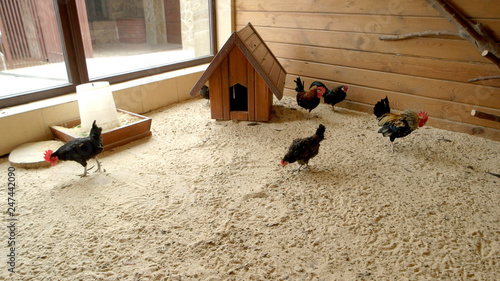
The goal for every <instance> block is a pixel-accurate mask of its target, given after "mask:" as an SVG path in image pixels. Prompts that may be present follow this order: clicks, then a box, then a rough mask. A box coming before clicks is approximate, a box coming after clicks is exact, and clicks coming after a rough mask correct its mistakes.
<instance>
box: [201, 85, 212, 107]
mask: <svg viewBox="0 0 500 281" xmlns="http://www.w3.org/2000/svg"><path fill="white" fill-rule="evenodd" d="M200 96H201V97H202V98H204V99H206V100H207V104H208V103H209V102H210V92H209V91H208V86H207V85H203V87H201V90H200Z"/></svg>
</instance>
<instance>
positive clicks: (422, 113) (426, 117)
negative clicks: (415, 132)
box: [418, 111, 429, 122]
mask: <svg viewBox="0 0 500 281" xmlns="http://www.w3.org/2000/svg"><path fill="white" fill-rule="evenodd" d="M418 117H420V118H421V119H423V120H424V121H425V122H427V120H428V119H429V116H427V112H425V111H420V112H419V113H418Z"/></svg>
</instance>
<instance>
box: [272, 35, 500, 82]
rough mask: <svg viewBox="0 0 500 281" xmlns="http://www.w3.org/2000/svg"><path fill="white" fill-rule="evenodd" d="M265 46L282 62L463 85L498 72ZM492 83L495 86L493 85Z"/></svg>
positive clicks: (482, 67) (348, 52)
mask: <svg viewBox="0 0 500 281" xmlns="http://www.w3.org/2000/svg"><path fill="white" fill-rule="evenodd" d="M268 46H269V48H271V50H272V52H273V53H274V54H275V55H276V56H277V57H279V58H282V59H295V60H303V61H307V62H317V63H322V64H332V65H340V66H349V67H356V68H361V69H368V70H377V71H382V72H390V73H399V74H407V75H414V76H419V77H428V78H435V79H443V80H449V81H456V82H467V80H469V79H471V78H475V77H480V76H483V77H484V76H493V75H497V73H498V72H499V71H498V68H497V67H496V66H495V65H494V64H492V63H486V64H479V63H476V64H472V63H466V62H455V61H446V60H436V59H431V58H419V57H409V56H398V55H393V54H380V53H369V52H362V51H355V50H344V49H333V48H325V47H311V46H304V45H291V44H281V43H269V44H268ZM496 82H497V83H498V84H494V83H496ZM487 83H489V84H490V85H493V86H495V85H496V86H500V79H497V80H496V81H495V80H490V81H489V82H487ZM492 83H493V84H492Z"/></svg>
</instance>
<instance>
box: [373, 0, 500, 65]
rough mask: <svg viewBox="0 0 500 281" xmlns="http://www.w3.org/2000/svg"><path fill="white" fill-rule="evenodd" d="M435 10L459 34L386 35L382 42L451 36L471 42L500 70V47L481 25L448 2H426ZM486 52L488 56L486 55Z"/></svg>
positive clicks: (450, 32)
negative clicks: (453, 26)
mask: <svg viewBox="0 0 500 281" xmlns="http://www.w3.org/2000/svg"><path fill="white" fill-rule="evenodd" d="M426 1H427V3H429V4H430V5H431V6H432V7H433V8H434V9H435V10H437V11H438V12H439V13H440V14H441V15H442V16H443V17H445V18H446V19H447V20H448V21H449V22H451V23H452V24H453V25H455V27H456V28H457V30H458V32H452V31H446V30H443V31H432V30H428V31H423V32H414V33H409V34H403V35H386V36H381V37H379V39H380V40H404V39H409V38H414V37H422V36H440V35H450V36H456V37H460V38H463V39H466V40H468V41H470V42H471V43H472V44H474V46H476V48H478V49H479V51H480V52H482V53H483V57H485V58H487V59H489V60H490V61H492V62H493V63H494V64H495V65H496V66H497V67H498V68H500V46H499V45H498V44H497V43H496V42H495V40H494V39H493V38H492V37H491V36H489V35H488V32H487V31H486V29H485V28H484V27H483V26H482V24H480V23H473V22H472V21H470V20H469V19H467V18H466V17H465V16H464V15H463V14H462V13H461V12H460V11H459V10H457V9H456V8H454V7H453V6H452V5H451V4H450V3H448V1H447V0H426ZM485 51H487V52H486V54H485V53H484V52H485Z"/></svg>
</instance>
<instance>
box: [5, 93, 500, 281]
mask: <svg viewBox="0 0 500 281" xmlns="http://www.w3.org/2000/svg"><path fill="white" fill-rule="evenodd" d="M274 111H275V114H274V117H273V119H272V120H271V122H270V123H260V124H259V125H255V124H252V123H249V122H233V121H215V120H212V119H210V109H209V107H208V106H207V105H206V101H205V100H201V99H194V100H190V101H186V102H182V103H179V104H175V105H172V106H169V107H166V108H162V109H161V110H158V111H155V112H151V113H149V114H146V115H147V116H150V117H152V119H153V123H152V132H153V136H152V137H151V138H148V139H142V140H139V141H135V142H133V143H130V144H128V145H125V146H122V147H119V148H115V149H114V150H112V151H108V152H104V153H103V154H102V155H101V160H102V163H103V165H104V168H105V169H106V172H104V173H92V174H91V175H90V176H88V177H86V178H81V179H80V178H79V177H78V176H77V175H78V174H79V173H81V166H80V165H79V164H77V163H74V162H63V163H60V164H58V165H56V166H55V167H50V168H41V169H21V168H18V169H17V171H16V181H17V183H18V187H17V189H16V195H15V196H16V197H15V198H16V200H17V201H16V202H17V208H16V212H17V214H18V222H17V229H16V231H17V236H16V245H17V247H16V251H17V263H16V273H15V274H12V273H10V272H8V271H7V268H8V266H7V265H6V259H7V257H6V254H5V253H6V252H7V251H8V249H7V248H6V247H3V249H4V253H3V254H2V255H1V256H2V258H3V260H4V262H2V264H3V266H2V268H3V270H2V271H1V272H0V279H5V280H7V279H13V280H212V281H215V280H431V279H432V280H435V279H439V280H497V278H498V276H500V241H499V234H500V194H499V192H500V188H499V187H500V185H499V183H500V179H498V178H497V177H495V176H492V175H489V174H487V173H485V171H492V172H497V173H498V172H499V171H498V169H499V168H500V155H499V154H500V143H499V142H495V141H491V140H487V139H483V138H478V137H474V136H470V135H465V134H461V133H455V132H449V131H445V130H440V129H435V128H431V127H428V126H427V127H423V128H421V129H419V130H417V131H416V132H414V133H413V134H411V135H410V136H408V137H406V138H404V139H401V140H397V141H396V146H395V150H396V152H395V153H391V152H390V147H389V143H388V140H387V139H386V138H382V136H381V135H380V134H377V125H376V122H375V119H374V117H373V116H371V115H368V114H364V113H359V112H354V111H349V110H346V109H342V108H339V109H338V110H337V111H336V112H333V111H332V110H331V108H330V106H328V105H325V104H321V105H320V106H319V107H318V108H317V109H315V110H314V111H313V115H315V116H316V117H313V118H311V119H307V118H306V117H307V114H306V111H305V110H303V109H300V108H298V107H297V105H296V103H295V101H294V99H293V98H291V97H285V98H284V99H283V100H282V101H275V105H274ZM320 123H322V124H324V125H325V126H326V133H325V137H326V139H325V140H324V141H323V142H322V144H321V147H320V152H319V154H318V156H316V157H315V158H313V159H312V160H311V161H310V163H309V168H308V169H306V170H303V171H301V172H300V173H296V172H295V173H291V172H290V171H291V170H292V169H294V168H296V167H297V164H290V165H288V166H286V167H285V168H283V167H281V165H280V159H281V157H282V156H283V155H284V154H285V152H286V150H287V148H288V146H289V144H290V143H291V141H292V140H293V139H294V138H297V137H305V136H309V135H311V134H313V133H314V131H315V130H316V128H317V126H318V124H320ZM249 125H255V126H249ZM8 167H9V163H8V160H7V158H6V157H4V158H1V159H0V171H4V172H3V174H2V175H1V177H2V181H3V182H4V183H5V182H6V176H7V169H8ZM1 194H4V196H5V197H7V191H6V186H5V185H2V189H1ZM2 202H3V203H2V204H3V207H2V208H4V209H7V203H6V200H2ZM4 214H5V217H7V214H6V213H5V212H4ZM4 224H6V220H4ZM3 233H4V234H3V236H4V237H6V235H8V233H7V230H6V229H5V228H3ZM4 242H5V239H4ZM4 246H5V243H4Z"/></svg>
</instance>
